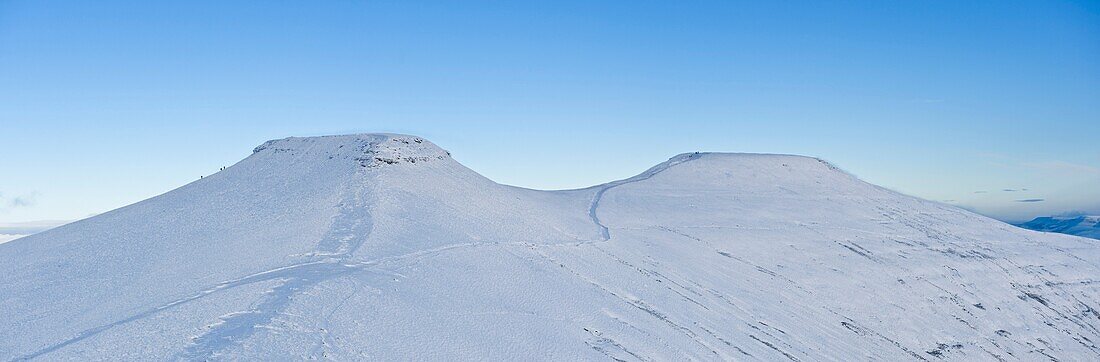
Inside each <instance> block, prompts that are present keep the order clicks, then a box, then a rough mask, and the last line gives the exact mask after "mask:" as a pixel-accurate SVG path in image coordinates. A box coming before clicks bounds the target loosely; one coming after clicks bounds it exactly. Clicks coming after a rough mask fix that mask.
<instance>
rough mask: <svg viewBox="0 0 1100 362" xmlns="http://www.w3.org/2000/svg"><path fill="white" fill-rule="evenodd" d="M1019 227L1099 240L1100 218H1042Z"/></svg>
mask: <svg viewBox="0 0 1100 362" xmlns="http://www.w3.org/2000/svg"><path fill="white" fill-rule="evenodd" d="M1018 226H1019V227H1022V228H1025V229H1031V230H1036V231H1046V232H1052V233H1062V234H1069V235H1077V236H1083V237H1086V238H1093V239H1100V216H1074V217H1059V216H1044V217H1037V218H1035V219H1033V220H1031V221H1028V222H1025V223H1023V224H1019V225H1018Z"/></svg>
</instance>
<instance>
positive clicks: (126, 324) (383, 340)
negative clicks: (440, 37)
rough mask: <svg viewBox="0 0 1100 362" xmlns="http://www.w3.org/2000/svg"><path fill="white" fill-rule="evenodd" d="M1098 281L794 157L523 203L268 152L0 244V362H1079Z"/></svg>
mask: <svg viewBox="0 0 1100 362" xmlns="http://www.w3.org/2000/svg"><path fill="white" fill-rule="evenodd" d="M1098 264H1100V244H1098V241H1096V240H1090V239H1085V238H1078V237H1071V236H1064V235H1055V234H1045V233H1038V232H1031V231H1027V230H1023V229H1019V228H1016V227H1013V226H1010V225H1007V224H1003V223H1000V222H997V221H994V220H991V219H988V218H985V217H982V216H978V215H975V214H972V213H969V212H966V211H962V210H959V209H955V208H952V207H950V206H945V205H941V204H937V203H932V202H928V201H923V200H919V199H916V198H912V197H908V196H904V195H900V194H897V193H894V192H891V191H888V190H885V189H882V188H879V187H876V186H873V185H870V184H867V183H864V182H861V181H859V180H858V179H856V178H854V177H852V176H851V175H848V174H846V173H844V172H841V171H839V170H837V169H836V168H834V167H832V166H830V165H829V164H827V163H825V162H823V161H820V160H818V159H814V158H807V157H799V156H784V155H754V154H710V153H693V154H684V155H679V156H676V157H674V158H672V159H670V160H669V161H668V162H665V163H662V164H660V165H657V166H655V167H654V168H652V169H650V170H648V171H646V172H644V173H642V174H641V175H639V176H636V177H633V178H630V179H626V180H622V181H616V182H611V183H608V184H604V185H599V186H594V187H591V188H587V189H582V190H570V191H538V190H529V189H522V188H516V187H510V186H505V185H499V184H496V183H494V182H492V181H491V180H488V179H486V178H484V177H482V176H480V175H478V174H477V173H475V172H473V171H471V170H469V169H467V168H465V167H463V166H462V165H460V164H458V163H457V162H455V161H454V160H452V159H451V158H450V155H449V154H448V153H447V152H446V151H443V150H441V149H439V148H438V147H436V146H435V145H433V144H431V143H430V142H428V141H426V140H423V139H421V138H418V137H413V136H404V135H385V134H367V135H349V136H333V137H314V138H288V139H283V140H276V141H270V142H268V143H265V144H264V145H262V146H260V147H257V148H256V151H255V152H254V154H253V155H252V156H250V157H248V158H246V159H245V160H243V161H241V162H240V163H238V164H236V165H234V166H232V167H229V168H228V169H226V170H225V171H222V172H219V173H218V174H215V175H213V176H210V177H206V178H203V179H202V180H199V181H196V182H194V183H191V184H188V185H186V186H184V187H181V188H179V189H177V190H173V191H171V192H168V193H166V194H164V195H161V196H158V197H154V198H152V199H149V200H146V201H143V202H140V203H137V204H134V205H130V206H127V207H124V208H121V209H118V210H114V211H111V212H108V213H105V214H102V215H99V216H96V217H92V218H89V219H85V220H81V221H78V222H74V223H72V224H69V225H65V226H62V227H59V228H56V229H53V230H49V231H46V232H43V233H40V234H36V235H32V236H28V237H24V238H21V239H17V240H14V241H11V242H8V243H6V244H2V245H0V359H23V358H41V359H49V360H53V359H81V360H87V359H141V360H178V359H183V360H206V359H234V360H237V359H246V360H251V359H263V360H271V359H276V360H282V359H305V358H326V359H341V360H348V359H352V360H357V359H375V360H394V359H400V360H408V359H417V360H424V359H428V360H455V359H460V360H465V359H535V360H578V359H579V360H602V359H609V358H613V359H620V360H668V359H700V360H794V361H809V360H937V359H960V360H998V359H1000V360H1045V359H1050V360H1055V359H1057V360H1096V359H1098V358H1100V347H1098V346H1097V345H1096V343H1098V341H1100V312H1098V310H1100V309H1098V308H1100V302H1098V300H1100V265H1098Z"/></svg>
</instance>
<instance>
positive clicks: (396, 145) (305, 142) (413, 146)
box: [252, 133, 451, 168]
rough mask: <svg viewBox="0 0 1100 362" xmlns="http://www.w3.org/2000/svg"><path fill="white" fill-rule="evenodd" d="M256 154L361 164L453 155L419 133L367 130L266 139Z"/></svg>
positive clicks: (394, 162) (373, 164)
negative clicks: (341, 160) (366, 131)
mask: <svg viewBox="0 0 1100 362" xmlns="http://www.w3.org/2000/svg"><path fill="white" fill-rule="evenodd" d="M252 153H253V154H259V153H271V154H280V153H285V154H289V155H292V156H297V155H300V154H313V155H320V156H324V157H326V158H327V159H351V160H355V161H356V162H358V163H359V165H360V166H362V167H371V168H373V167H379V166H384V165H394V164H400V163H410V164H412V163H418V162H429V161H434V160H443V159H447V158H450V156H451V153H450V152H447V151H446V150H443V149H442V148H439V146H436V145H435V144H433V143H431V142H429V141H427V140H425V139H423V138H420V137H416V136H409V135H402V134H386V133H365V134H353V135H341V136H318V137H289V138H283V139H278V140H271V141H267V142H264V143H263V144H262V145H260V146H258V147H256V148H255V149H254V150H252Z"/></svg>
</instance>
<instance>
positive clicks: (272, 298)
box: [181, 187, 373, 360]
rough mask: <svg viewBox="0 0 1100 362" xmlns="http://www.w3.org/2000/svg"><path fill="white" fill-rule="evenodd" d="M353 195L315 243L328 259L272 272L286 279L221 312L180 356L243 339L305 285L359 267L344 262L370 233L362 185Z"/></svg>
mask: <svg viewBox="0 0 1100 362" xmlns="http://www.w3.org/2000/svg"><path fill="white" fill-rule="evenodd" d="M352 189H354V195H352V197H350V198H346V200H347V201H345V202H344V203H343V204H342V205H341V207H340V212H339V214H337V217H336V218H335V220H334V221H333V225H332V228H331V229H330V231H329V234H328V236H326V237H325V238H324V239H323V240H321V242H320V243H318V245H317V251H316V252H314V255H315V256H331V257H332V258H329V259H327V261H328V263H324V264H314V265H310V266H308V267H305V268H293V269H287V270H286V271H285V272H284V273H282V274H284V275H281V276H280V275H273V276H271V277H270V278H268V279H273V278H286V281H285V282H283V284H281V285H279V286H278V287H276V288H274V289H272V290H271V291H270V293H268V294H267V295H265V296H264V298H263V299H262V300H260V301H259V302H258V303H257V305H256V306H255V307H254V308H253V309H252V310H249V311H245V312H240V313H233V314H229V315H227V316H223V317H222V320H221V322H220V323H218V324H215V325H213V326H211V327H210V330H208V331H207V332H206V333H204V334H202V335H200V336H198V337H195V338H194V343H193V344H192V345H191V346H189V347H188V348H187V349H186V350H184V351H183V354H182V355H181V357H183V358H186V359H189V360H206V359H209V358H211V357H212V356H214V355H215V354H217V353H218V352H220V351H222V350H224V349H226V348H228V347H230V346H233V345H234V344H236V343H238V342H240V341H242V340H244V339H247V338H248V337H249V336H251V335H252V334H253V333H255V332H256V328H257V327H258V326H260V325H264V324H268V323H270V322H271V320H272V319H273V318H275V316H277V315H278V314H279V311H280V310H283V309H285V307H286V306H287V305H288V304H290V302H291V300H292V297H293V296H294V295H295V294H297V293H298V292H300V291H302V290H305V289H308V288H310V287H312V286H314V285H317V284H319V283H321V282H324V281H326V280H330V279H333V278H336V277H339V276H343V275H346V274H348V273H351V272H354V271H358V270H361V267H357V266H354V265H348V264H347V263H346V262H347V261H349V258H350V257H351V255H352V254H354V253H355V251H356V250H358V249H359V246H361V245H363V242H364V241H365V240H366V239H367V237H368V236H369V235H370V233H371V229H372V227H373V223H372V222H371V215H370V213H369V212H368V210H369V209H368V208H369V202H368V201H367V200H368V197H366V196H364V194H363V187H352Z"/></svg>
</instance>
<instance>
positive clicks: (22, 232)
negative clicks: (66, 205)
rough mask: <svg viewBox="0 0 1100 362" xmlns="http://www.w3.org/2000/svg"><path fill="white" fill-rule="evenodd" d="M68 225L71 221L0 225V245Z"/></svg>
mask: <svg viewBox="0 0 1100 362" xmlns="http://www.w3.org/2000/svg"><path fill="white" fill-rule="evenodd" d="M67 223H69V221H60V220H43V221H31V222H13V223H0V244H3V243H6V242H8V241H12V240H15V239H18V238H21V237H24V236H27V235H31V234H34V233H39V232H42V231H45V230H49V229H51V228H55V227H58V226H60V225H65V224H67Z"/></svg>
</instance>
